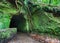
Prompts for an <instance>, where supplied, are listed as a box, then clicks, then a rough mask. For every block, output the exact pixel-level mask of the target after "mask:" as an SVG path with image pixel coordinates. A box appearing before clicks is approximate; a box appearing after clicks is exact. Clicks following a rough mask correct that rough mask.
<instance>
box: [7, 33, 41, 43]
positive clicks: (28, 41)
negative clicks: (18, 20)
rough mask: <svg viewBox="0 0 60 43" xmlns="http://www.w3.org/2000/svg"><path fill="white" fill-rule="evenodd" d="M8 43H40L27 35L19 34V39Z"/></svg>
mask: <svg viewBox="0 0 60 43" xmlns="http://www.w3.org/2000/svg"><path fill="white" fill-rule="evenodd" d="M8 43H40V42H38V41H35V40H33V39H32V38H30V37H29V36H28V35H26V34H17V37H15V38H14V39H12V40H11V41H9V42H8Z"/></svg>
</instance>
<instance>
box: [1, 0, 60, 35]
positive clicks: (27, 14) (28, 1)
mask: <svg viewBox="0 0 60 43" xmlns="http://www.w3.org/2000/svg"><path fill="white" fill-rule="evenodd" d="M0 2H1V3H0V14H1V16H0V18H2V19H0V21H1V23H0V24H1V27H0V28H8V27H9V24H10V18H11V17H12V16H13V15H14V14H16V13H18V12H19V13H23V15H24V18H25V19H26V26H25V27H24V29H23V31H26V32H33V33H34V32H36V33H49V34H54V35H60V20H59V18H60V17H57V15H59V14H60V13H59V12H60V10H58V9H59V5H60V3H59V0H14V1H13V0H10V1H7V0H1V1H0ZM12 2H13V3H12ZM3 14H4V15H3ZM54 15H56V17H55V16H54ZM2 16H3V17H2ZM5 18H6V19H5ZM2 21H3V22H2ZM20 25H22V24H20ZM2 26H3V27H2ZM22 26H24V25H22ZM19 28H20V27H19Z"/></svg>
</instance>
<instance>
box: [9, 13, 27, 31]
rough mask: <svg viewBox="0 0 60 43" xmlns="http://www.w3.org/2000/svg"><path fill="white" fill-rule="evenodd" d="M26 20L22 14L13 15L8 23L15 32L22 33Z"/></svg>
mask: <svg viewBox="0 0 60 43" xmlns="http://www.w3.org/2000/svg"><path fill="white" fill-rule="evenodd" d="M25 23H26V19H25V18H24V16H23V14H19V15H13V17H12V18H11V22H10V26H9V27H10V28H17V32H22V31H23V29H24V26H25V25H26V24H25Z"/></svg>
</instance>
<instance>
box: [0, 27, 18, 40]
mask: <svg viewBox="0 0 60 43" xmlns="http://www.w3.org/2000/svg"><path fill="white" fill-rule="evenodd" d="M16 33H17V29H16V28H12V29H10V28H9V29H0V40H1V39H8V38H10V37H11V36H12V35H14V34H16Z"/></svg>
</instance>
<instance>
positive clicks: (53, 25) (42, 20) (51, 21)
mask: <svg viewBox="0 0 60 43" xmlns="http://www.w3.org/2000/svg"><path fill="white" fill-rule="evenodd" d="M59 18H60V17H54V16H53V14H52V13H47V12H44V13H41V14H36V15H33V21H32V22H33V23H34V29H33V30H32V31H35V32H38V33H49V34H55V35H60V20H59Z"/></svg>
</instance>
